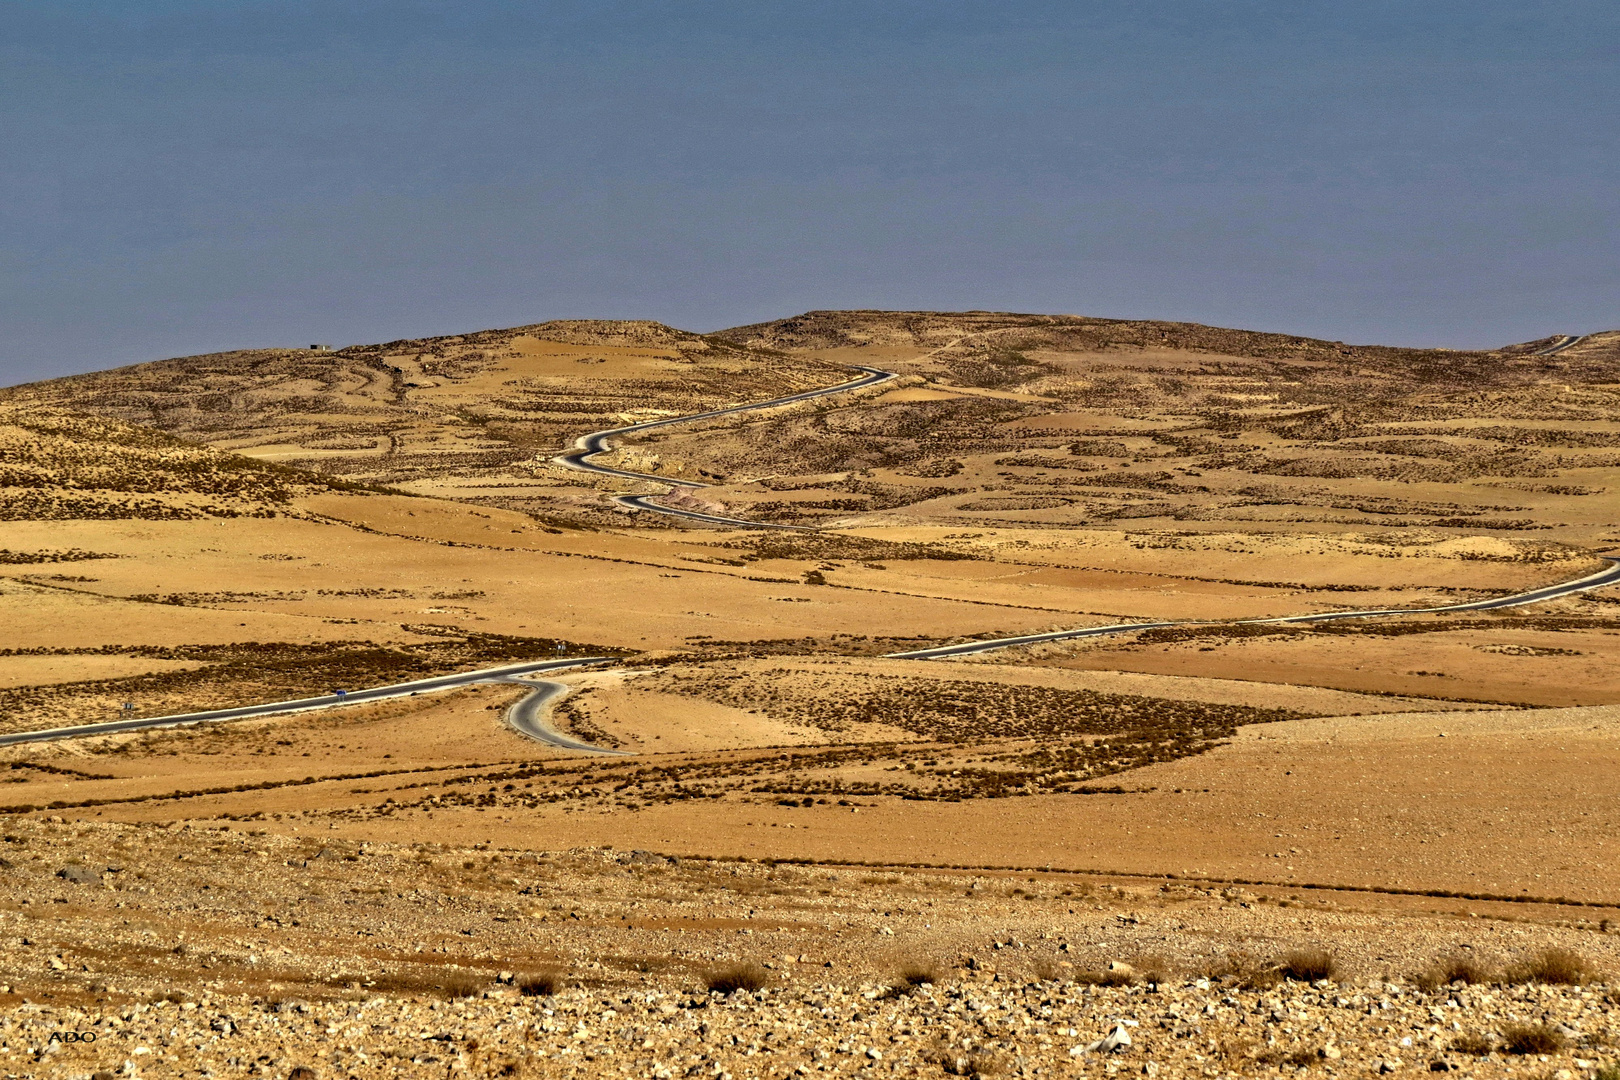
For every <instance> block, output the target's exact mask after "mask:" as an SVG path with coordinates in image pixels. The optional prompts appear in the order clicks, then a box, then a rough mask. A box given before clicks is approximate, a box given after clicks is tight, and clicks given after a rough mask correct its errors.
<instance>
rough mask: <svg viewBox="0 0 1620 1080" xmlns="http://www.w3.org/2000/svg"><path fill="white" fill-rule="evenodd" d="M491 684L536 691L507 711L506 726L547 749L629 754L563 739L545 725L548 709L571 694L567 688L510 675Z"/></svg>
mask: <svg viewBox="0 0 1620 1080" xmlns="http://www.w3.org/2000/svg"><path fill="white" fill-rule="evenodd" d="M490 681H492V682H505V683H516V684H517V685H519V686H527V687H531V688H532V689H533V691H534V692H533V693H531V694H530V695H529V696H528V697H526V698H524V699H523V700H521V701H519V702H517V703H516V704H515V705H513V706H512V707H511V708H510V709H507V710H506V722H507V724H508V725H509V726H510V727H511V728H512V730H513V731H515V732H517V733H518V734H519V735H522V736H524V737H526V738H530V739H533V740H535V741H536V742H543V743H545V744H547V745H548V746H557V747H561V748H562V749H564V750H585V751H588V752H590V753H593V754H629V753H630V751H628V750H610V749H608V748H607V747H605V746H597V745H596V744H595V743H588V742H584V741H583V740H580V739H576V738H574V737H573V736H572V735H564V734H563V733H562V732H560V731H558V730H557V729H556V728H554V727H552V726H551V725H550V724H548V723H546V712H547V708H548V707H549V706H550V705H551V703H552V702H553V701H556V700H557V699H558V698H560V697H562V696H563V695H564V694H566V693H568V687H567V686H564V685H563V684H562V683H558V682H548V681H543V680H540V679H525V678H523V677H521V676H517V675H508V676H506V677H504V678H501V679H493V680H490Z"/></svg>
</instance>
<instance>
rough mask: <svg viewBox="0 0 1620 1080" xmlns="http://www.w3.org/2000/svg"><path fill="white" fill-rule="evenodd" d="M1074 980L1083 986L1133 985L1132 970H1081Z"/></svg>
mask: <svg viewBox="0 0 1620 1080" xmlns="http://www.w3.org/2000/svg"><path fill="white" fill-rule="evenodd" d="M1074 981H1075V982H1077V983H1081V984H1082V985H1085V986H1135V985H1136V973H1135V972H1133V971H1082V972H1080V973H1079V974H1077V975H1076V976H1075V977H1074Z"/></svg>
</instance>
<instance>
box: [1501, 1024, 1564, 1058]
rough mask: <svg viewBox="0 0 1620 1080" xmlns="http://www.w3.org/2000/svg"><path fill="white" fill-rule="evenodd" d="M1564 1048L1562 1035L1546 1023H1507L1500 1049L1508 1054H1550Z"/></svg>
mask: <svg viewBox="0 0 1620 1080" xmlns="http://www.w3.org/2000/svg"><path fill="white" fill-rule="evenodd" d="M1563 1048H1564V1037H1563V1036H1562V1035H1560V1034H1558V1032H1557V1031H1555V1030H1553V1029H1552V1028H1550V1027H1548V1026H1547V1025H1546V1024H1509V1025H1508V1026H1507V1028H1506V1030H1504V1031H1503V1032H1502V1049H1503V1050H1506V1051H1507V1052H1508V1053H1510V1054H1552V1053H1556V1052H1557V1051H1559V1050H1562V1049H1563Z"/></svg>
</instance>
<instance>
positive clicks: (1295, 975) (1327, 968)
mask: <svg viewBox="0 0 1620 1080" xmlns="http://www.w3.org/2000/svg"><path fill="white" fill-rule="evenodd" d="M1277 971H1278V972H1279V973H1281V975H1282V977H1283V978H1285V979H1292V980H1293V981H1294V982H1306V983H1313V982H1320V981H1321V980H1323V979H1331V978H1333V977H1334V976H1335V975H1337V974H1338V971H1339V964H1338V961H1336V960H1334V959H1333V954H1332V953H1330V952H1328V951H1326V950H1325V949H1297V950H1295V951H1294V952H1291V953H1287V954H1285V955H1284V956H1283V958H1282V959H1281V960H1280V961H1279V962H1278V964H1277Z"/></svg>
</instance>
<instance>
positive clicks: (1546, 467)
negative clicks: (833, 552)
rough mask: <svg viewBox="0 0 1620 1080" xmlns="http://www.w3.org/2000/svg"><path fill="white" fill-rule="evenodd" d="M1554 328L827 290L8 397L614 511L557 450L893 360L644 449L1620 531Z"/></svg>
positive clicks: (693, 465) (1103, 508)
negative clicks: (776, 306)
mask: <svg viewBox="0 0 1620 1080" xmlns="http://www.w3.org/2000/svg"><path fill="white" fill-rule="evenodd" d="M1558 340H1559V339H1555V338H1548V339H1544V340H1543V341H1538V342H1527V343H1523V344H1520V345H1513V346H1507V347H1504V348H1502V349H1498V350H1491V351H1484V352H1478V351H1476V352H1460V351H1448V350H1419V349H1402V348H1394V347H1387V346H1361V345H1346V344H1344V343H1342V342H1328V341H1320V340H1316V339H1310V338H1304V337H1299V336H1294V335H1285V334H1270V333H1259V332H1252V331H1244V330H1231V329H1223V328H1218V327H1208V326H1200V325H1196V324H1189V323H1175V322H1164V321H1143V320H1135V321H1133V320H1114V319H1098V318H1085V317H1080V316H1070V315H1030V314H1014V313H998V312H957V313H950V312H883V311H844V312H838V311H813V312H808V313H806V314H804V315H800V316H796V317H794V318H790V319H783V320H778V321H776V322H770V323H760V324H755V325H752V326H743V327H735V328H732V329H729V330H723V331H719V332H717V333H714V334H709V335H698V334H692V333H688V332H685V331H680V330H676V329H673V328H670V327H667V326H664V325H662V324H659V323H653V322H645V321H640V322H638V321H625V322H608V321H560V322H550V323H541V324H535V325H531V326H522V327H514V328H509V329H505V330H490V331H481V332H478V333H472V334H464V335H453V336H446V337H438V338H425V339H412V340H400V341H393V342H387V343H383V344H378V345H365V346H352V347H349V348H345V349H340V350H337V351H335V352H321V351H312V350H246V351H241V352H233V353H221V354H214V355H209V356H199V357H186V358H180V359H175V360H166V361H160V362H157V363H151V364H140V365H135V366H133V367H128V368H122V369H118V370H115V371H109V372H99V373H94V374H90V375H82V376H73V377H69V378H65V379H56V380H50V381H47V382H42V383H36V384H32V385H29V386H23V387H16V388H12V389H10V390H6V391H0V400H6V401H10V402H13V403H15V404H18V405H52V406H68V407H71V408H73V409H75V410H82V411H85V412H89V413H93V414H97V415H102V416H108V417H113V418H117V419H120V420H124V421H129V422H134V423H139V424H145V425H150V426H153V427H156V428H160V429H162V430H164V431H166V432H169V433H171V434H173V435H177V436H180V437H183V438H185V439H188V440H193V441H199V442H205V443H207V444H209V445H212V446H215V447H218V448H221V449H224V450H229V451H233V452H240V453H243V454H246V455H249V456H252V457H255V458H258V459H261V460H268V461H277V462H284V463H288V464H293V465H297V466H300V467H304V468H307V469H312V470H316V471H319V472H322V473H325V474H328V475H333V476H338V477H346V478H349V479H353V480H358V481H363V482H368V483H381V484H388V485H393V486H396V487H401V488H404V489H406V490H409V491H412V492H415V493H417V494H423V495H432V496H443V497H450V498H455V499H459V500H462V501H467V502H473V503H477V504H480V505H485V506H492V507H499V508H503V509H510V510H517V511H521V512H525V513H528V514H531V515H535V516H538V517H541V518H543V519H545V520H547V521H549V522H552V523H565V522H569V521H572V522H578V523H590V524H596V525H600V524H603V523H605V522H607V521H611V520H613V519H614V517H615V515H613V514H610V513H609V512H608V511H607V510H606V509H605V507H604V503H603V500H602V499H601V497H600V494H599V491H598V487H600V486H608V487H611V486H614V485H613V484H611V483H608V484H605V485H604V484H603V483H602V482H601V481H598V480H592V479H589V478H585V477H581V476H580V475H579V474H577V473H569V472H566V471H564V470H560V469H557V468H555V467H554V466H552V465H550V464H549V459H550V458H551V457H552V456H553V455H555V454H556V453H557V452H559V451H561V450H562V449H564V448H566V447H567V446H568V445H569V444H570V443H571V442H572V440H573V439H574V438H575V437H577V436H578V435H580V434H581V433H583V432H586V431H591V430H596V429H600V428H604V427H609V426H614V425H617V424H621V423H625V422H631V421H635V420H641V419H650V418H654V417H658V416H667V415H680V414H683V413H687V412H693V411H697V410H701V409H704V408H710V407H714V406H719V405H725V404H734V403H738V402H742V401H748V400H759V399H763V398H767V397H771V396H774V395H779V394H783V393H788V392H792V391H796V390H801V389H806V388H809V387H812V386H817V385H826V384H829V383H831V382H835V381H837V380H838V379H839V378H840V377H841V376H842V375H843V374H845V373H846V372H847V370H848V365H850V364H865V365H877V366H882V367H885V368H887V369H888V370H892V371H895V372H898V373H900V374H902V375H904V376H905V377H906V378H905V381H904V382H903V383H902V384H899V385H897V386H895V387H894V388H893V389H892V390H891V391H890V392H888V393H886V394H882V395H881V396H873V395H868V396H866V397H864V398H839V399H824V400H823V401H821V402H818V403H817V404H816V405H815V406H806V407H801V408H797V409H793V410H786V411H784V412H782V413H780V414H777V415H774V416H765V417H761V416H754V417H750V418H749V419H748V420H747V421H746V422H743V421H737V422H732V423H727V424H725V425H722V426H721V427H720V429H719V430H715V429H713V428H705V429H703V430H686V429H676V430H674V431H671V432H666V433H662V434H660V435H658V436H656V437H653V438H648V439H644V440H639V441H637V442H636V443H635V444H634V445H629V446H626V447H625V448H624V450H623V451H622V453H621V458H620V462H621V464H624V465H626V466H628V467H631V468H634V469H636V470H638V471H647V472H658V473H662V474H666V475H671V476H677V477H682V478H685V479H690V480H696V481H702V482H706V483H716V484H717V485H718V486H716V487H715V488H714V489H713V490H711V491H710V492H708V493H707V494H706V496H705V502H706V505H709V506H711V507H713V508H715V509H724V508H725V507H731V508H732V509H734V510H738V511H739V512H743V513H748V514H755V515H759V516H761V517H763V518H765V519H767V520H772V521H777V522H781V523H806V522H824V521H839V522H846V523H847V522H853V521H856V520H859V521H861V522H865V523H876V522H877V521H883V522H885V523H888V524H898V523H911V524H922V523H941V524H950V525H983V524H995V525H997V526H998V527H1019V528H1031V527H1060V528H1069V527H1073V526H1076V525H1097V524H1100V523H1106V522H1111V521H1118V520H1132V521H1138V522H1142V523H1144V524H1150V525H1169V524H1170V523H1186V522H1221V523H1224V524H1225V525H1227V526H1231V527H1236V528H1242V529H1249V528H1260V529H1268V528H1272V527H1273V525H1272V524H1267V523H1270V522H1277V521H1281V522H1283V523H1285V524H1298V523H1300V522H1307V523H1315V525H1316V526H1322V527H1331V528H1334V529H1342V528H1343V527H1346V526H1350V527H1360V526H1370V527H1378V528H1398V529H1411V528H1425V529H1442V530H1448V529H1464V530H1467V531H1469V532H1472V533H1478V532H1482V531H1489V532H1496V533H1523V532H1525V531H1527V530H1528V531H1532V532H1536V533H1542V532H1546V531H1548V530H1549V529H1551V530H1552V531H1553V532H1554V533H1555V534H1556V535H1555V537H1546V536H1542V537H1537V538H1536V539H1542V540H1545V539H1553V538H1556V539H1558V540H1560V541H1563V540H1565V539H1567V540H1568V541H1569V542H1572V543H1577V544H1581V545H1589V544H1593V543H1602V542H1603V541H1602V539H1601V538H1600V537H1598V536H1597V535H1596V534H1597V533H1599V532H1602V531H1603V529H1604V528H1605V527H1606V522H1607V520H1608V517H1609V515H1607V513H1606V511H1602V510H1600V509H1598V507H1597V506H1596V501H1595V500H1594V498H1593V497H1594V496H1602V495H1605V494H1607V487H1606V485H1605V484H1604V483H1603V482H1602V481H1603V478H1604V476H1605V475H1606V474H1607V470H1609V469H1611V468H1612V467H1613V466H1614V464H1615V461H1616V460H1620V458H1617V451H1620V430H1615V429H1613V426H1612V422H1611V418H1612V417H1614V416H1615V415H1616V413H1615V408H1614V406H1615V404H1616V401H1615V398H1616V392H1615V386H1616V384H1617V382H1620V332H1610V333H1604V334H1594V335H1588V336H1587V337H1585V338H1583V339H1581V340H1580V341H1579V342H1578V343H1577V344H1575V345H1574V346H1573V347H1570V348H1565V349H1562V350H1559V351H1556V352H1553V353H1551V354H1545V355H1544V354H1543V350H1545V349H1547V348H1549V347H1551V346H1552V345H1553V344H1555V343H1556V342H1557V341H1558ZM1611 459H1614V460H1611ZM619 486H620V487H622V486H623V485H622V484H620V485H619ZM1509 492H1511V493H1512V495H1511V497H1509V496H1508V495H1507V494H1506V493H1509ZM1594 510H1598V512H1596V513H1594V512H1592V511H1594ZM852 515H854V516H852ZM873 515H880V517H877V518H874V517H873ZM653 523H655V522H653V521H649V522H648V524H653ZM1173 527H1177V528H1179V527H1181V526H1180V525H1179V524H1177V525H1175V526H1173ZM1193 528H1194V529H1195V530H1198V531H1202V530H1206V529H1207V528H1208V526H1202V525H1197V526H1193Z"/></svg>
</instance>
